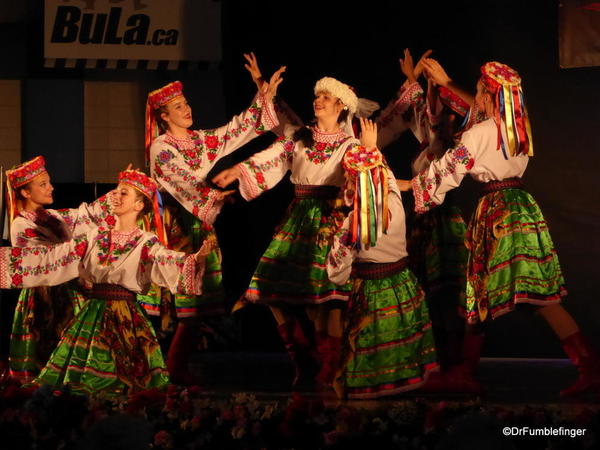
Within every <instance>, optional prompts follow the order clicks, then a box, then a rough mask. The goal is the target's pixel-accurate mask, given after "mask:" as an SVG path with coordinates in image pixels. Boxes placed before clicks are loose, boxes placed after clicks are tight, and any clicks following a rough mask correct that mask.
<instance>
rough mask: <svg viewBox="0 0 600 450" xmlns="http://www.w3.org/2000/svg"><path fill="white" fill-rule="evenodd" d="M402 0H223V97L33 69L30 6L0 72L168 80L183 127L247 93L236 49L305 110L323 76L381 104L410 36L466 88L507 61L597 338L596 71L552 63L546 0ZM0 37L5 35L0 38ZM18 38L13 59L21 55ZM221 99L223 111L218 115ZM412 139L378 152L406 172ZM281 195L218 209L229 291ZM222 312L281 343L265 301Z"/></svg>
mask: <svg viewBox="0 0 600 450" xmlns="http://www.w3.org/2000/svg"><path fill="white" fill-rule="evenodd" d="M413 3H414V4H410V3H409V2H399V1H393V0H389V1H368V2H363V3H360V4H358V5H356V4H354V3H350V2H339V1H331V2H326V1H321V2H313V1H281V0H279V1H275V0H269V1H247V2H238V1H233V0H231V1H223V2H222V6H223V18H222V21H223V23H222V25H223V26H222V30H223V55H224V56H223V62H222V63H221V66H220V68H219V73H220V74H221V75H222V78H223V84H224V96H225V99H224V102H225V105H222V102H223V100H222V98H221V97H220V95H219V94H218V93H207V92H203V91H202V88H201V86H198V84H200V83H202V81H201V78H202V76H200V75H198V74H194V73H193V72H177V71H175V72H174V71H156V72H152V73H150V72H146V73H145V72H141V71H123V70H121V71H112V72H111V71H102V70H95V71H77V70H63V71H60V70H57V69H51V70H48V69H42V68H41V63H40V61H41V46H40V45H39V44H36V40H35V39H34V38H32V37H31V36H32V33H33V35H34V36H35V33H36V30H39V25H40V23H39V21H40V18H39V15H38V16H37V18H36V15H35V11H33V10H32V8H30V11H29V18H28V23H27V24H26V25H27V33H28V36H29V40H28V42H29V43H28V44H23V43H22V42H20V41H19V43H16V44H10V45H9V46H8V47H7V51H8V52H9V53H12V55H11V56H12V57H13V58H12V60H13V61H15V60H16V61H17V62H18V63H19V64H20V67H22V69H19V68H16V69H15V68H14V67H13V66H10V65H9V66H5V67H3V68H2V69H0V75H3V76H4V77H8V78H22V79H27V78H29V77H35V78H48V79H55V78H58V79H62V78H65V79H70V80H75V81H80V80H87V79H93V80H136V81H139V83H140V86H141V88H152V87H157V86H160V85H161V84H163V83H164V82H167V81H171V80H173V79H181V80H182V81H183V82H184V84H185V86H186V91H187V92H188V99H189V100H190V103H191V104H192V106H193V108H194V113H195V114H194V115H195V118H196V119H197V122H196V123H195V124H194V126H195V127H198V128H206V127H212V126H218V125H221V124H223V123H224V121H225V120H227V118H228V117H230V116H231V115H233V114H237V113H238V112H239V111H240V110H242V109H243V108H245V107H246V106H247V105H248V102H249V100H250V98H251V97H252V95H253V94H254V86H253V84H252V82H251V81H250V78H249V76H248V74H247V73H246V71H245V70H244V69H243V58H242V53H244V52H249V51H254V52H255V53H256V55H257V56H258V59H259V63H260V65H261V68H262V70H263V74H265V76H268V75H270V73H272V71H274V70H275V69H276V68H277V67H279V65H286V66H287V68H288V69H287V72H286V73H285V76H284V78H285V81H284V83H283V84H282V85H281V87H280V91H279V95H280V96H281V97H283V98H284V99H285V100H286V101H287V102H288V103H289V104H290V105H291V106H292V107H293V108H294V109H295V110H296V111H297V112H298V113H299V114H300V116H301V117H302V118H304V119H305V120H309V119H310V118H311V111H312V109H311V101H312V88H313V85H314V83H315V81H316V80H317V79H318V78H320V77H322V76H333V77H336V78H338V79H340V80H342V81H344V82H346V83H349V84H351V85H352V86H354V87H355V88H356V90H357V92H358V94H359V96H361V97H366V98H370V99H373V100H376V101H378V102H380V103H381V104H382V106H384V105H385V103H386V102H387V101H388V100H390V99H391V98H392V96H393V95H394V94H395V92H396V91H397V89H398V87H399V85H400V84H401V83H402V82H403V81H404V80H403V76H402V74H401V72H400V69H399V64H398V58H399V57H400V56H401V55H402V51H403V49H404V48H405V47H408V48H410V50H411V51H412V53H413V56H414V57H415V59H417V58H418V57H419V56H420V54H421V53H422V52H423V51H425V50H427V49H429V48H431V49H433V51H434V53H433V55H432V56H433V57H435V58H436V59H438V60H439V61H440V62H441V63H442V65H443V66H444V67H445V68H446V69H447V71H448V73H449V74H450V75H451V76H452V77H453V78H454V79H455V80H456V81H457V82H459V83H460V84H462V85H464V86H465V87H471V88H474V86H475V82H476V80H477V78H478V69H479V67H480V66H481V65H482V64H483V63H484V62H486V61H490V60H497V61H501V62H504V63H507V64H509V65H510V66H512V67H514V68H516V69H517V70H518V71H519V72H520V74H521V75H522V77H523V79H524V83H523V84H524V92H525V96H526V101H527V104H528V109H529V112H530V116H531V122H532V127H533V134H534V140H535V150H536V156H535V157H534V158H533V159H532V160H531V161H530V164H529V168H528V170H527V173H526V175H525V182H526V185H527V189H528V190H529V191H530V192H531V193H532V194H533V195H534V197H535V198H536V199H537V200H538V202H539V203H540V205H541V207H542V210H543V211H544V214H545V216H546V218H547V220H548V222H549V224H550V229H551V233H552V236H553V239H554V242H555V244H556V247H557V249H558V252H559V256H560V260H561V263H562V266H563V271H564V275H565V278H566V281H567V287H568V290H569V296H568V297H567V298H566V300H565V307H566V308H567V309H568V310H569V311H570V312H571V313H572V314H573V315H574V317H575V318H576V320H577V321H578V323H579V324H580V326H581V328H582V329H583V330H584V332H585V333H586V334H588V335H589V336H590V337H591V339H592V340H593V341H594V342H595V343H596V344H597V345H598V344H600V332H599V331H598V327H597V326H596V325H597V323H599V322H600V306H599V304H598V298H600V295H599V294H600V288H599V283H598V279H599V275H600V273H599V271H598V269H597V266H596V261H598V259H600V249H599V244H598V238H597V236H598V234H599V231H600V225H599V224H600V221H599V220H598V219H599V217H598V215H599V210H598V201H597V199H596V198H597V188H596V182H597V175H596V173H597V171H598V167H600V164H599V156H598V154H599V152H600V145H599V139H598V137H597V130H598V126H599V125H598V124H600V90H599V87H600V83H599V82H600V69H598V68H597V67H592V68H582V69H569V70H564V69H563V70H561V69H560V68H559V61H558V4H557V2H556V1H551V0H535V1H528V2H524V1H516V0H506V1H494V2H481V1H478V2H475V1H458V0H457V1H451V2H439V3H438V2H413ZM28 4H29V5H32V4H35V2H32V1H29V3H28ZM5 29H7V28H5ZM15 29H20V28H19V25H11V28H9V29H8V31H7V32H6V33H2V34H6V35H10V34H14V33H13V31H14V30H15ZM3 45H4V46H7V44H6V41H4V44H3ZM24 47H26V51H27V56H26V57H23V55H22V54H21V51H22V50H24ZM224 110H225V111H226V113H227V114H226V116H227V117H225V116H224V115H223V114H222V111H224ZM215 111H221V113H218V112H215ZM44 126H45V125H44V124H43V123H40V124H39V127H38V132H40V133H41V132H45V133H46V134H47V135H54V136H56V138H58V136H60V134H61V133H64V134H65V135H66V134H67V133H69V132H72V130H69V129H68V125H65V129H64V130H56V129H53V130H45V129H44ZM141 132H142V130H140V133H141ZM81 134H82V132H81ZM272 140H273V136H272V135H266V136H263V137H261V138H259V139H256V140H255V141H253V142H251V143H250V144H248V145H247V146H246V147H244V148H243V149H241V150H240V151H238V152H236V154H234V155H233V156H232V157H230V158H228V159H225V160H224V161H222V165H223V167H226V166H227V165H230V164H233V163H235V162H237V161H239V160H241V159H243V158H244V157H246V156H248V155H249V154H251V153H253V152H255V151H258V150H261V149H263V148H265V147H266V146H268V144H269V143H270V142H271V141H272ZM414 148H415V141H414V139H413V138H412V137H411V136H408V135H407V136H405V137H404V138H402V139H401V140H400V141H398V142H397V143H395V144H394V145H393V146H391V147H390V148H388V149H386V151H385V154H386V157H387V158H388V161H389V162H390V164H391V165H392V167H393V169H394V171H395V172H396V175H397V176H398V177H400V178H401V177H408V176H409V166H408V162H409V161H410V159H411V157H412V154H411V152H412V151H414ZM140 151H142V149H140ZM594 168H595V169H594ZM70 187H71V186H70V185H66V184H65V185H64V186H61V185H60V184H59V185H58V189H57V191H56V198H57V205H56V206H73V205H74V204H75V203H76V202H78V201H83V200H90V198H88V197H87V196H88V195H90V194H91V193H92V192H93V189H91V188H89V189H87V190H74V189H70ZM101 188H106V186H102V187H101ZM84 193H85V195H86V197H85V198H83V197H82V196H83V195H84ZM100 193H102V192H100ZM458 194H459V199H460V203H461V205H462V207H463V213H464V216H465V219H466V220H467V219H468V217H469V216H470V214H471V212H472V210H473V207H474V205H475V202H476V200H477V196H478V188H477V184H476V183H474V182H472V181H471V180H470V179H467V180H465V182H464V183H463V184H462V185H461V187H460V188H459V189H458ZM291 198H292V189H291V185H290V184H289V181H287V180H286V181H284V182H282V183H280V185H278V186H277V187H276V188H275V189H273V190H272V191H270V192H268V193H266V194H265V195H263V196H262V197H261V198H259V199H257V200H255V201H252V202H250V203H247V202H245V201H243V200H241V199H240V198H239V197H238V198H237V201H236V203H235V204H232V205H227V206H226V207H225V208H224V209H223V211H222V213H221V215H220V217H219V219H218V221H217V224H216V227H217V232H218V235H219V240H220V243H221V246H222V250H223V268H224V281H225V284H226V287H227V290H228V294H229V298H230V301H231V302H234V301H235V299H236V298H237V297H239V295H241V294H242V293H243V291H244V289H245V287H246V286H247V284H248V281H249V279H250V277H251V276H252V272H253V269H254V267H255V266H256V263H257V261H258V259H259V258H260V255H261V254H262V252H263V251H264V249H265V248H266V246H267V245H268V243H269V241H270V238H271V236H272V233H273V230H274V227H275V226H276V225H277V224H278V223H279V221H280V220H281V218H282V216H283V214H284V212H285V209H286V208H287V205H288V204H289V202H290V200H291ZM405 208H406V209H407V211H408V210H409V209H410V208H411V200H410V196H406V197H405ZM235 323H236V324H237V326H238V331H239V336H240V342H241V345H240V348H241V349H244V350H276V349H280V348H281V346H280V343H279V339H278V337H277V335H276V332H275V326H274V321H273V319H272V318H271V316H270V313H269V312H268V310H267V309H266V308H262V307H248V308H246V309H244V310H242V311H240V312H238V313H236V316H235ZM488 337H489V338H488V339H487V342H486V347H485V349H484V356H506V357H511V356H515V357H519V356H526V357H563V353H562V351H561V349H560V345H559V343H558V341H557V339H556V338H555V337H554V335H553V333H552V332H551V331H550V330H549V328H548V327H547V326H546V325H545V323H544V322H543V321H542V320H541V319H540V318H539V317H536V316H532V315H528V314H526V313H522V312H517V313H513V314H508V315H506V316H504V317H502V318H500V319H498V320H496V321H495V322H494V323H492V324H491V325H490V326H489V329H488Z"/></svg>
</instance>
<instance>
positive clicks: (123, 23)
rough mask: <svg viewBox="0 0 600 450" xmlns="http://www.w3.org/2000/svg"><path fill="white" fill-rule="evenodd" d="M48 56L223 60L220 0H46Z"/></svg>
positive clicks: (45, 36)
mask: <svg viewBox="0 0 600 450" xmlns="http://www.w3.org/2000/svg"><path fill="white" fill-rule="evenodd" d="M44 57H45V58H46V59H47V60H48V59H59V58H63V59H70V60H77V59H79V60H81V59H86V60H89V59H95V60H98V59H103V60H127V61H134V60H145V61H204V62H218V61H220V60H221V4H220V2H218V1H215V0H45V10H44Z"/></svg>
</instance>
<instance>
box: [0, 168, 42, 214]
mask: <svg viewBox="0 0 600 450" xmlns="http://www.w3.org/2000/svg"><path fill="white" fill-rule="evenodd" d="M46 172H47V170H46V160H45V159H44V157H43V156H36V157H35V158H33V159H31V160H29V161H26V162H24V163H22V164H19V165H18V166H14V167H13V168H12V169H10V170H7V171H6V204H7V207H8V223H9V225H10V224H11V223H12V221H13V219H14V218H15V216H16V215H17V214H18V213H19V211H20V209H21V205H19V202H17V196H16V190H17V189H19V188H20V187H22V186H25V185H26V184H27V183H29V182H31V181H33V179H34V178H37V177H38V176H40V175H41V174H43V173H46Z"/></svg>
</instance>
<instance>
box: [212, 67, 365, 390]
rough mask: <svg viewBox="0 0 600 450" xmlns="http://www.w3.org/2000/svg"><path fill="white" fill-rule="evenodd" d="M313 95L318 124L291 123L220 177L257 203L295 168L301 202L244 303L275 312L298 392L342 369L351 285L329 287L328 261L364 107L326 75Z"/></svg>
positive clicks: (296, 202) (218, 180)
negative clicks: (348, 156)
mask: <svg viewBox="0 0 600 450" xmlns="http://www.w3.org/2000/svg"><path fill="white" fill-rule="evenodd" d="M314 93H315V99H314V101H313V108H314V114H315V118H316V123H315V124H314V125H311V126H307V127H306V126H303V127H300V128H298V127H293V126H287V127H286V129H285V132H284V136H282V137H280V138H278V139H277V140H276V141H275V143H274V144H273V145H271V146H270V147H269V148H267V149H266V150H263V151H262V152H259V153H257V154H255V155H254V156H252V157H251V158H249V159H247V160H246V161H243V162H242V163H240V164H238V165H236V166H234V167H232V168H230V169H227V170H225V171H223V172H221V173H220V174H219V175H217V176H216V177H215V178H214V179H213V181H214V182H215V183H216V184H217V185H218V186H221V187H225V186H227V185H229V184H230V183H231V182H232V181H234V180H236V179H237V180H239V186H240V193H241V194H242V196H243V197H244V198H245V199H247V200H251V199H253V198H256V197H257V196H259V195H260V194H262V193H263V192H265V191H266V190H268V189H271V188H272V187H273V186H275V185H276V184H277V183H279V181H281V179H282V178H283V177H284V175H285V174H286V173H287V172H288V171H291V182H292V183H293V184H294V190H295V198H294V200H293V202H292V204H291V205H290V207H289V209H288V211H287V214H286V216H285V218H284V220H283V222H282V224H281V225H280V227H279V228H278V230H277V232H276V233H275V235H274V237H273V240H272V241H271V244H270V245H269V247H268V248H267V250H266V251H265V253H264V255H263V256H262V258H261V259H260V262H259V263H258V266H257V268H256V271H255V273H254V276H253V277H252V281H251V282H250V286H249V287H248V289H247V291H246V293H245V299H246V300H249V301H251V302H255V303H263V304H267V305H269V307H270V308H271V311H272V313H273V315H274V317H275V320H276V322H277V329H278V331H279V334H280V336H281V338H282V339H283V342H284V344H285V347H286V349H287V351H288V353H289V355H290V357H291V359H292V361H293V362H294V364H295V367H296V378H295V380H294V386H295V387H309V386H310V385H311V384H312V383H313V382H314V377H315V375H316V377H317V380H318V381H319V382H321V383H323V384H330V383H331V381H332V378H333V374H334V369H335V367H336V366H337V359H338V357H339V348H340V342H341V335H342V328H341V321H340V318H341V311H342V309H343V308H344V307H345V304H346V301H347V300H348V295H349V292H350V283H347V284H345V285H343V286H336V285H335V284H333V283H332V282H330V281H329V279H328V277H327V271H326V259H327V253H328V252H329V248H330V246H331V241H332V238H333V233H334V232H335V230H336V229H337V228H338V227H339V225H340V224H341V221H342V219H343V216H344V215H343V212H342V206H343V205H342V202H341V200H337V198H338V194H339V188H340V186H342V185H343V183H344V173H343V169H342V166H341V161H342V158H343V156H344V153H345V152H346V151H348V150H350V149H352V148H356V147H358V146H359V145H360V142H359V141H358V140H357V139H355V138H354V137H353V135H352V134H351V133H352V131H351V127H349V128H348V127H347V125H348V124H350V123H351V118H352V116H353V115H354V113H355V112H356V110H357V106H358V98H357V97H356V94H355V93H354V91H353V90H352V89H351V88H350V87H349V86H348V85H346V84H344V83H342V82H340V81H338V80H336V79H334V78H330V77H325V78H322V79H320V80H319V81H317V83H316V84H315V87H314ZM344 126H346V129H347V130H348V131H346V130H345V129H343V128H342V127H344ZM294 306H296V308H294ZM298 307H300V309H301V310H302V309H305V310H306V313H307V314H308V316H309V318H310V319H311V320H312V322H313V323H314V328H315V331H316V349H315V343H314V341H313V339H312V333H311V332H309V331H308V330H305V329H304V328H303V327H302V325H301V317H300V316H299V315H298V312H299V311H298V309H299V308H298ZM294 310H296V311H294ZM316 354H318V358H319V359H320V364H321V367H320V369H319V367H318V363H317V361H316V357H315V355H316ZM317 372H318V373H317Z"/></svg>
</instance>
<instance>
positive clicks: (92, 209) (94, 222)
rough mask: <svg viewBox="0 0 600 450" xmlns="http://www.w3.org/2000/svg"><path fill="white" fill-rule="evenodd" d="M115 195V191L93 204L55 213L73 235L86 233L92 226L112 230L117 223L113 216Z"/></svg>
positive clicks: (83, 204) (58, 210) (85, 204)
mask: <svg viewBox="0 0 600 450" xmlns="http://www.w3.org/2000/svg"><path fill="white" fill-rule="evenodd" d="M115 195H116V194H115V191H114V190H112V191H110V192H108V193H106V194H104V195H103V196H101V197H99V198H98V199H97V200H95V201H94V202H92V203H82V204H81V205H79V207H78V208H69V209H57V210H55V211H56V213H57V214H58V215H59V216H60V217H61V218H62V220H63V221H64V222H65V223H66V224H67V227H69V228H70V230H71V233H72V234H79V233H85V232H86V229H87V228H88V227H90V226H92V227H108V228H111V227H112V226H114V225H115V223H116V219H115V216H114V215H113V203H114V202H113V200H114V196H115Z"/></svg>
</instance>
